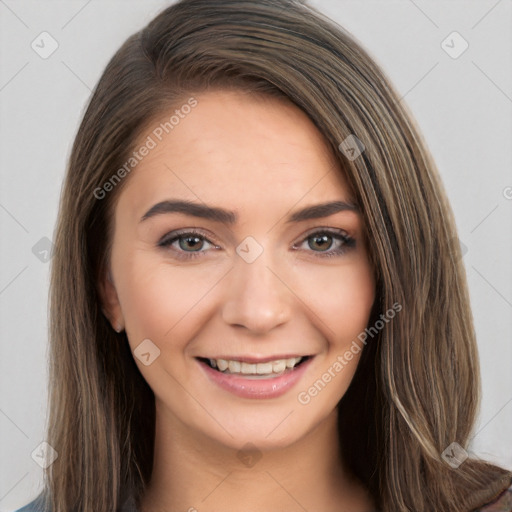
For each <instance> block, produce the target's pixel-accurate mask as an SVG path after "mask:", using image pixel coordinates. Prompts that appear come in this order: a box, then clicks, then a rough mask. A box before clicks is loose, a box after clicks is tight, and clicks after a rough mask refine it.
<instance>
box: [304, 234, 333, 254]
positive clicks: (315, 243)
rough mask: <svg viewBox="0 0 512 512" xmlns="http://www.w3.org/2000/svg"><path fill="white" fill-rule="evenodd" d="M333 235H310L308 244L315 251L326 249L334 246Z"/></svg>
mask: <svg viewBox="0 0 512 512" xmlns="http://www.w3.org/2000/svg"><path fill="white" fill-rule="evenodd" d="M332 244H333V237H332V236H331V235H327V234H323V235H313V236H310V237H308V245H309V248H310V249H313V250H314V251H326V250H329V249H330V248H331V247H332Z"/></svg>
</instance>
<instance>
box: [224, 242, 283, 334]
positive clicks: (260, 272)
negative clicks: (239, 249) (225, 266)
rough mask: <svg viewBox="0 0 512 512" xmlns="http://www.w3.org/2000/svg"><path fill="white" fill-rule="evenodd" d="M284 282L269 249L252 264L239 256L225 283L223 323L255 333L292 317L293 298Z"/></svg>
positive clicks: (273, 326)
mask: <svg viewBox="0 0 512 512" xmlns="http://www.w3.org/2000/svg"><path fill="white" fill-rule="evenodd" d="M285 282H286V281H285V280H284V279H283V278H282V277H281V276H280V275H279V272H277V271H276V270H274V268H273V265H272V261H271V258H269V257H268V254H267V251H263V253H262V254H261V255H260V256H259V257H258V258H257V259H256V260H255V261H253V262H252V263H247V262H246V261H244V260H243V259H242V258H240V257H238V256H236V259H235V263H234V268H233V270H232V271H231V272H230V273H229V276H228V282H227V283H226V290H227V291H226V296H225V300H224V303H223V306H222V318H223V320H224V322H226V323H227V324H229V325H231V326H233V327H244V328H245V329H247V331H250V332H251V333H252V334H265V333H267V332H269V331H271V330H272V329H274V328H275V327H277V326H279V325H282V324H285V323H286V322H287V321H288V320H289V319H290V316H291V301H292V298H293V294H292V292H291V291H290V290H289V288H288V287H287V285H286V284H285Z"/></svg>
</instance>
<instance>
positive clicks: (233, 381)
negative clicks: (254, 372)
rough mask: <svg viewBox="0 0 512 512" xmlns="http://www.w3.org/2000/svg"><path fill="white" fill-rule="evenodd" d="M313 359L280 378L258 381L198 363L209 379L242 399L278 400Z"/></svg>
mask: <svg viewBox="0 0 512 512" xmlns="http://www.w3.org/2000/svg"><path fill="white" fill-rule="evenodd" d="M312 359H313V358H312V357H310V358H309V359H308V360H307V361H305V362H303V363H302V364H301V365H299V366H298V367H296V368H295V369H293V370H292V371H288V372H286V373H284V374H283V375H280V376H279V377H269V378H268V379H257V380H256V379H248V378H245V377H240V375H239V374H235V375H234V374H229V373H227V374H226V373H222V372H219V371H217V370H214V369H213V368H211V367H210V366H208V365H207V364H206V363H203V362H202V361H198V363H199V365H200V366H201V368H202V369H203V371H204V372H205V373H206V375H207V376H208V378H209V379H211V380H212V381H213V382H215V383H216V384H217V385H219V386H220V387H221V388H223V389H225V390H226V391H230V392H231V393H233V394H234V395H237V396H240V397H242V398H277V397H278V396H281V395H284V394H285V393H286V392H287V391H288V390H289V389H291V388H292V387H293V386H294V385H295V384H296V383H297V381H298V380H299V379H300V378H301V377H302V375H303V374H304V372H305V371H306V369H307V367H308V366H309V364H310V363H311V361H312Z"/></svg>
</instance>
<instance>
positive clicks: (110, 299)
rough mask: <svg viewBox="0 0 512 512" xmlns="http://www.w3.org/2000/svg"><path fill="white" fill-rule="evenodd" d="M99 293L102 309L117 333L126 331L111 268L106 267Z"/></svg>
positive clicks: (101, 276)
mask: <svg viewBox="0 0 512 512" xmlns="http://www.w3.org/2000/svg"><path fill="white" fill-rule="evenodd" d="M98 293H99V295H100V301H101V309H102V311H103V314H104V315H105V316H106V318H107V319H108V320H109V322H110V324H111V325H112V328H113V329H114V331H116V332H121V331H122V330H123V329H124V318H123V312H122V311H121V305H120V303H119V298H118V297H117V291H116V287H115V284H114V281H113V279H112V273H111V271H110V268H108V267H104V268H103V270H102V271H101V273H100V278H99V281H98Z"/></svg>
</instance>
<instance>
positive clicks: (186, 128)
mask: <svg viewBox="0 0 512 512" xmlns="http://www.w3.org/2000/svg"><path fill="white" fill-rule="evenodd" d="M195 98H196V100H197V105H196V106H195V107H194V108H193V109H191V110H190V112H189V113H188V114H187V115H186V116H184V117H183V118H181V119H180V121H179V124H177V125H176V126H174V128H173V129H172V131H169V134H165V132H164V135H165V136H161V134H160V132H159V131H156V132H155V131H154V129H155V128H157V127H158V126H159V125H160V122H164V121H165V120H168V119H169V117H170V116H171V115H172V113H173V112H170V113H164V114H163V115H162V118H161V119H158V120H157V121H156V122H155V123H154V126H152V127H151V128H150V129H149V130H148V133H147V134H145V136H144V137H143V138H141V143H140V145H141V146H142V145H143V144H144V141H147V140H148V139H147V137H148V136H150V137H151V138H152V139H153V140H154V142H155V143H156V145H155V147H153V148H152V149H151V151H149V152H148V154H147V155H146V156H144V157H143V158H142V159H141V161H140V162H139V163H138V164H137V166H136V167H135V168H134V169H133V170H132V171H131V173H130V175H129V176H128V177H127V178H125V179H126V180H127V182H126V183H125V184H124V188H123V190H122V192H121V193H120V195H119V198H118V201H117V203H116V206H115V221H114V222H115V225H114V231H113V245H112V252H111V259H110V272H111V279H108V278H107V279H104V281H103V282H102V284H101V290H102V291H101V294H102V297H103V299H104V306H105V308H106V310H107V311H108V315H109V317H110V319H111V320H112V322H118V323H119V324H121V325H122V326H123V327H124V328H125V330H126V334H127V337H128V341H129V344H130V347H131V350H132V352H133V353H134V359H135V362H136V364H137V366H138V368H139V369H140V372H141V373H142V375H143V377H144V378H145V380H146V381H147V382H148V384H149V386H150V387H151V389H152V390H153V392H154V394H155V400H156V407H157V418H160V419H162V418H165V422H166V424H168V425H169V426H170V428H171V427H172V431H173V432H182V433H183V435H187V436H196V437H197V438H201V439H203V440H204V439H209V440H212V441H215V442H217V443H222V444H223V445H227V446H229V447H234V448H239V447H240V446H242V445H244V444H245V443H246V442H247V441H248V440H251V442H252V443H254V444H255V445H256V446H259V447H277V446H285V445H290V444H291V443H293V442H295V441H298V440H299V439H301V438H303V437H304V436H306V435H308V433H310V432H312V431H313V430H314V429H315V428H317V427H319V426H320V425H321V424H322V423H323V422H326V421H327V420H328V419H329V418H330V419H332V417H333V415H335V414H336V405H337V403H338V401H339V400H340V398H341V397H342V396H343V394H344V393H345V391H346V389H347V387H348V385H349V383H350V381H351V379H352V377H353V375H354V372H355V369H356V366H357V364H358V361H359V358H360V355H361V352H360V351H359V352H357V351H356V350H353V349H352V350H351V347H352V348H353V347H354V343H353V342H354V340H356V341H357V336H358V334H360V333H361V332H362V331H364V329H365V327H366V326H367V324H368V319H369V315H370V310H371V307H372V304H373V301H374V293H375V283H374V277H373V272H372V268H371V265H370V261H369V258H368V254H367V249H366V246H365V240H364V226H363V223H362V218H361V215H360V213H359V211H358V209H357V208H353V205H354V202H353V197H352V195H351V191H350V189H349V187H348V184H347V182H346V181H345V179H344V178H343V175H342V173H341V171H340V168H339V165H338V164H337V162H336V161H335V160H334V157H333V155H332V154H331V152H330V151H329V148H328V146H327V145H326V143H325V142H324V140H323V138H322V136H321V135H320V133H319V132H318V130H317V129H316V128H315V126H314V125H313V124H312V123H311V121H310V120H309V119H308V118H307V116H306V115H305V114H304V113H303V112H302V111H301V110H299V109H298V108H297V107H295V106H294V105H292V104H291V103H285V102H283V101H278V100H276V99H270V98H265V99H261V98H259V99H258V98H255V97H251V96H248V95H246V94H243V93H240V92H233V91H231V92H228V91H216V92H208V93H204V94H202V95H198V96H196V97H195ZM160 131H161V130H160ZM155 133H158V134H160V136H161V139H162V140H159V139H158V138H157V137H156V135H155ZM319 205H326V206H322V207H321V206H319ZM348 352H351V354H352V357H351V358H350V359H349V358H348V357H344V354H348ZM341 359H343V361H344V362H343V363H342V362H341ZM336 363H337V364H336ZM340 367H341V368H340ZM292 412H293V414H292Z"/></svg>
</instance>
